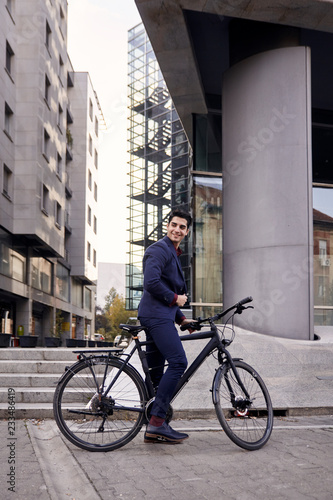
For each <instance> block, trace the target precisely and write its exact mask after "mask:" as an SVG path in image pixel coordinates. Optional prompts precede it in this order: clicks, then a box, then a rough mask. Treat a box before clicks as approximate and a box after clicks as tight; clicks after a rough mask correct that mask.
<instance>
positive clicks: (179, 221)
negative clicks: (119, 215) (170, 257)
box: [167, 217, 189, 248]
mask: <svg viewBox="0 0 333 500" xmlns="http://www.w3.org/2000/svg"><path fill="white" fill-rule="evenodd" d="M188 231H189V230H188V228H187V220H186V219H183V218H181V217H173V218H172V219H171V221H170V222H169V223H168V224H167V236H168V237H169V238H170V240H171V241H172V243H173V244H174V245H175V247H176V248H178V246H179V244H180V242H181V241H183V239H184V238H185V236H186V235H187V234H188Z"/></svg>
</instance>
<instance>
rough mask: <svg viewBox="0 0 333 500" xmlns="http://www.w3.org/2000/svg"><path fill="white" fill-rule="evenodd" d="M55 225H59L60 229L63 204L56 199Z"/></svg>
mask: <svg viewBox="0 0 333 500" xmlns="http://www.w3.org/2000/svg"><path fill="white" fill-rule="evenodd" d="M54 218H55V225H56V226H57V228H58V229H60V228H61V205H60V204H59V203H58V202H57V201H56V202H55V214H54Z"/></svg>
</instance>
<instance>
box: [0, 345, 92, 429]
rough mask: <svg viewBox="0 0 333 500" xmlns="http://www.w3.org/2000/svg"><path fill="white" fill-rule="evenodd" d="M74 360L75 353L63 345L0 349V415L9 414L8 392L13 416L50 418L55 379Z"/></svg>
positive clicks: (57, 378) (19, 417)
mask: <svg viewBox="0 0 333 500" xmlns="http://www.w3.org/2000/svg"><path fill="white" fill-rule="evenodd" d="M74 350H78V349H74ZM80 350H84V349H80ZM76 360H77V354H74V353H73V350H72V349H71V348H65V347H64V348H62V347H59V348H46V347H44V348H43V347H42V348H27V349H24V348H20V347H14V348H4V349H0V418H4V419H7V418H8V416H9V413H8V406H9V405H8V396H9V395H10V401H11V402H14V401H15V414H14V415H13V416H14V417H15V418H16V419H23V418H29V419H41V418H53V410H52V404H53V394H54V391H55V388H56V385H57V382H58V380H59V378H60V376H61V375H62V373H63V372H64V370H65V367H66V366H70V365H71V364H73V363H75V362H76ZM12 389H14V391H15V393H14V392H13V390H12ZM13 396H14V397H13ZM11 408H13V405H12V406H11Z"/></svg>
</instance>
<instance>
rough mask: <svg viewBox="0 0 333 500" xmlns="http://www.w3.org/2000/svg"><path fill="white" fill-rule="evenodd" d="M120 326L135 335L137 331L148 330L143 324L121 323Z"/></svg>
mask: <svg viewBox="0 0 333 500" xmlns="http://www.w3.org/2000/svg"><path fill="white" fill-rule="evenodd" d="M119 328H121V329H122V330H125V331H126V332H129V333H130V334H131V335H135V334H136V333H139V332H141V331H142V330H144V331H146V329H145V327H144V326H141V325H126V324H124V323H121V324H120V325H119Z"/></svg>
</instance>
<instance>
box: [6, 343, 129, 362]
mask: <svg viewBox="0 0 333 500" xmlns="http://www.w3.org/2000/svg"><path fill="white" fill-rule="evenodd" d="M76 350H78V349H74V351H76ZM80 351H83V352H88V351H92V352H94V353H97V352H98V351H99V349H98V348H96V349H80ZM118 351H119V349H118ZM77 356H78V354H77V353H75V352H73V350H72V349H71V348H66V347H64V348H63V347H58V348H51V347H50V348H47V347H36V348H33V349H25V348H20V347H13V348H5V349H0V361H5V360H16V359H17V360H24V359H28V360H36V361H44V360H45V361H52V360H54V361H61V360H68V361H72V363H74V362H75V361H76V360H77Z"/></svg>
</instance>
